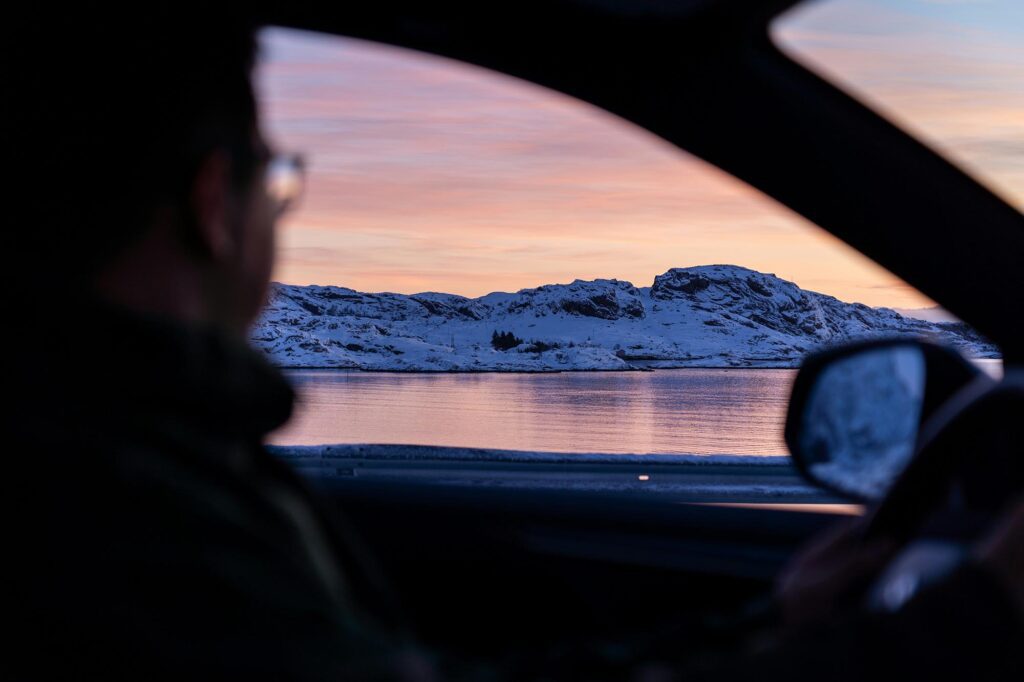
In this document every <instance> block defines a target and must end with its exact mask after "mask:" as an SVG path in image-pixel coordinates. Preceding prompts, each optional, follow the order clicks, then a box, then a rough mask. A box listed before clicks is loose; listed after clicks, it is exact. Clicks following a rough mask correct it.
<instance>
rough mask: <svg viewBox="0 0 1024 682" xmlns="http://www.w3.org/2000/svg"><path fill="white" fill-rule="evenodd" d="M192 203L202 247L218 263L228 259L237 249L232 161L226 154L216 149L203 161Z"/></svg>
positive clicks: (199, 241)
mask: <svg viewBox="0 0 1024 682" xmlns="http://www.w3.org/2000/svg"><path fill="white" fill-rule="evenodd" d="M189 202H190V203H191V209H192V216H193V218H194V222H193V229H194V230H195V235H194V237H195V240H196V242H197V243H198V246H199V247H200V248H201V249H202V250H203V252H204V253H205V254H206V255H208V256H209V257H210V258H211V259H213V260H215V261H221V260H224V259H226V258H228V257H229V256H230V254H231V253H232V252H233V251H234V249H235V246H236V245H235V243H234V242H235V235H234V233H233V232H232V230H231V224H230V216H229V211H230V202H231V159H230V158H229V157H228V154H227V152H226V151H224V150H223V149H216V150H214V151H212V152H210V153H209V154H207V155H206V157H205V158H204V159H203V161H202V163H201V164H200V165H199V168H198V170H197V172H196V175H195V180H194V181H193V183H192V191H191V192H190V196H189Z"/></svg>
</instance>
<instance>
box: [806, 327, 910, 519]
mask: <svg viewBox="0 0 1024 682" xmlns="http://www.w3.org/2000/svg"><path fill="white" fill-rule="evenodd" d="M924 389H925V360H924V355H923V354H922V353H921V352H920V351H919V350H918V349H917V348H913V347H910V346H905V347H894V348H880V349H877V350H874V351H869V352H866V353H862V354H859V355H854V356H851V357H849V358H847V359H845V360H843V361H840V362H835V363H833V364H832V365H830V366H829V367H827V368H826V369H825V370H824V371H823V372H822V373H821V376H820V377H819V379H818V382H817V383H816V384H815V386H814V388H813V389H812V390H811V393H810V395H809V396H808V399H807V406H806V408H805V410H804V418H803V430H802V437H801V443H800V447H801V450H802V451H803V453H805V455H809V456H811V457H813V458H815V459H819V460H820V461H818V462H815V463H814V464H812V465H811V472H812V473H813V474H814V476H815V477H817V478H818V479H819V480H823V481H827V482H830V483H831V484H833V485H834V486H837V487H839V488H840V489H843V490H847V491H851V492H855V493H857V494H859V495H861V496H863V497H866V498H868V499H877V498H879V497H881V496H882V495H883V494H884V493H885V492H886V490H888V488H889V486H890V485H891V484H892V482H893V480H895V478H896V477H897V476H898V475H899V473H900V472H901V471H903V469H904V468H905V467H906V465H907V463H908V462H909V461H910V459H911V457H912V456H913V454H914V448H915V445H916V440H917V433H918V427H919V425H920V421H921V408H922V405H923V403H924Z"/></svg>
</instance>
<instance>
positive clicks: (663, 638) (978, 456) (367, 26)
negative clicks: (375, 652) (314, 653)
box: [256, 0, 1024, 657]
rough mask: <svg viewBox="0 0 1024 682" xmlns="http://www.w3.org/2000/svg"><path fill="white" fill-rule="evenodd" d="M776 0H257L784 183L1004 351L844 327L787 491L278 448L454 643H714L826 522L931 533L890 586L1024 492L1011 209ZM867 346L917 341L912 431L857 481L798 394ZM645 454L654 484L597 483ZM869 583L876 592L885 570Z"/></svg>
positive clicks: (772, 184) (754, 605) (411, 609)
mask: <svg viewBox="0 0 1024 682" xmlns="http://www.w3.org/2000/svg"><path fill="white" fill-rule="evenodd" d="M795 4H798V3H797V2H795V1H794V0H675V1H670V0H542V1H535V0H527V1H523V2H516V3H503V4H499V5H493V4H488V3H472V2H463V1H459V0H437V1H436V2H431V3H419V2H409V1H404V0H379V1H378V2H375V3H334V4H329V5H324V4H322V3H312V2H304V1H302V0H297V1H295V2H290V3H267V4H266V5H265V6H261V7H259V9H258V10H256V12H257V16H258V19H259V21H260V23H261V24H262V25H268V26H279V27H286V28H295V29H303V30H309V31H316V32H320V33H326V34H335V35H340V36H350V37H356V38H362V39H367V40H372V41H376V42H380V43H385V44H391V45H396V46H401V47H406V48H412V49H415V50H419V51H423V52H428V53H434V54H438V55H442V56H445V57H449V58H453V59H457V60H460V61H463V62H468V63H471V64H475V65H479V66H483V67H486V68H488V69H492V70H495V71H498V72H502V73H506V74H510V75H513V76H516V77H519V78H522V79H525V80H528V81H532V82H534V83H537V84H540V85H543V86H545V87H547V88H551V89H554V90H557V91H561V92H564V93H566V94H569V95H571V96H573V97H576V98H578V99H581V100H584V101H586V102H590V103H592V104H594V105H597V106H599V107H601V108H603V109H605V110H607V111H609V112H612V113H613V114H615V115H617V116H620V117H622V118H623V119H626V120H628V121H631V122H633V123H635V124H637V125H639V126H641V127H643V128H645V129H646V130H648V131H650V132H651V133H654V134H655V135H657V136H660V137H661V138H663V139H664V140H666V141H668V142H670V143H671V144H674V145H676V146H678V147H680V148H682V149H684V150H686V151H687V152H689V153H692V154H694V155H696V156H698V157H700V158H702V159H704V160H705V161H707V162H709V163H711V164H714V165H715V166H717V167H719V168H721V169H723V170H724V171H726V172H728V173H730V174H732V175H734V176H735V177H737V178H739V179H741V180H742V181H744V182H746V183H748V184H750V185H751V186H753V187H754V188H756V189H758V190H760V191H761V192H763V193H765V194H766V195H768V196H770V197H772V198H774V199H776V200H778V201H779V202H781V203H782V204H784V205H785V206H787V207H789V208H790V209H792V210H793V211H795V212H797V213H798V214H800V215H802V216H804V217H805V218H807V219H808V220H810V221H812V222H813V223H815V224H816V225H818V226H820V227H821V228H823V229H824V230H826V231H828V232H829V233H831V234H832V235H834V236H836V237H838V238H839V239H841V240H842V241H844V242H846V243H847V244H849V245H851V246H852V247H854V248H855V249H857V250H858V251H859V252H861V253H863V254H864V255H866V256H867V257H869V258H871V259H872V260H874V261H875V262H877V263H879V264H881V265H882V266H884V267H885V268H888V269H889V270H891V271H892V272H893V273H896V274H897V275H899V276H900V277H902V278H903V279H905V281H906V282H908V283H909V284H911V285H913V286H914V287H916V288H917V289H919V290H920V291H921V292H923V293H924V294H926V295H927V296H929V297H931V298H933V299H934V300H935V301H937V302H939V303H940V304H941V305H942V306H944V307H945V308H946V309H948V310H949V311H951V312H952V313H953V314H955V315H956V316H957V317H959V318H961V319H963V320H964V321H966V322H968V323H969V324H971V325H973V326H974V327H975V328H976V329H977V330H978V331H979V332H980V333H982V334H983V335H985V336H986V337H987V338H989V339H991V340H992V341H993V342H995V343H996V344H998V346H999V347H1000V348H1001V350H1002V352H1003V355H1004V363H1005V375H1004V378H1002V379H1001V380H996V379H992V378H990V377H988V376H983V375H981V374H980V373H979V372H977V370H972V368H971V367H970V366H969V365H967V364H966V363H965V361H963V360H962V359H961V358H959V357H958V356H956V355H955V354H951V353H949V352H946V351H943V350H942V349H938V348H935V347H932V346H929V345H928V344H924V343H918V342H908V341H900V342H868V343H863V344H852V345H849V346H846V347H843V348H840V349H837V350H833V351H830V352H829V353H827V354H822V355H819V356H816V357H815V358H813V359H812V360H809V361H808V362H807V364H806V365H805V367H804V369H803V370H802V371H801V373H800V375H799V377H798V380H797V385H796V386H795V388H794V394H793V395H794V398H793V400H792V402H791V404H790V415H789V421H788V424H787V442H788V443H789V445H790V449H791V453H792V455H793V462H792V464H787V465H786V466H784V467H780V468H779V469H777V470H775V471H773V473H772V476H773V478H772V480H771V481H766V485H769V484H770V485H790V486H805V488H806V489H807V490H808V491H809V492H808V493H807V494H806V495H805V497H804V499H803V500H802V501H803V502H804V504H799V505H792V504H765V503H763V502H759V503H752V502H750V500H748V499H744V498H743V497H741V496H740V497H738V496H735V495H728V494H714V493H708V492H703V493H700V494H696V493H694V492H693V491H692V490H690V491H688V488H687V486H688V482H692V481H695V480H697V479H698V478H699V476H701V475H702V473H701V470H700V468H699V467H688V468H683V469H676V470H673V469H672V466H673V465H672V464H670V463H664V462H658V463H652V464H651V465H650V466H648V465H640V464H638V463H637V462H635V461H629V460H624V461H622V462H614V461H607V460H600V461H597V460H595V461H592V462H587V463H586V466H587V472H588V475H589V476H591V477H596V478H598V479H600V478H602V477H604V478H606V479H607V480H608V481H609V482H610V483H609V485H607V486H603V487H602V486H593V487H590V488H574V487H573V486H571V485H562V484H560V483H559V481H563V480H565V479H566V478H567V477H566V476H565V474H566V473H567V472H568V471H570V469H571V467H576V466H579V464H576V463H573V464H566V463H564V462H559V461H554V460H552V461H535V462H517V463H509V462H503V463H498V464H495V463H493V462H492V463H488V462H486V461H483V462H479V461H475V460H474V461H465V460H462V459H459V458H456V457H454V456H453V457H445V455H444V449H443V448H435V450H436V451H437V452H436V456H435V457H434V458H433V459H431V458H420V459H418V460H417V461H416V464H415V466H412V465H410V463H409V462H408V461H405V460H403V459H402V458H401V457H395V458H394V459H392V460H382V459H380V458H360V457H359V456H357V455H353V454H352V453H348V454H346V455H344V456H338V457H335V458H333V459H332V458H330V457H328V456H326V455H325V456H323V457H321V458H320V459H319V460H318V461H317V462H316V463H315V465H311V464H309V463H308V462H307V463H304V462H302V461H299V460H298V459H296V460H295V463H296V464H297V465H299V466H300V469H301V470H302V471H303V472H305V473H306V474H308V477H309V480H310V481H311V482H312V483H313V484H314V485H315V486H316V487H317V488H319V489H320V490H321V491H322V492H323V494H325V495H327V496H328V497H329V498H330V500H331V501H332V502H334V503H336V505H337V507H338V509H339V513H341V514H342V515H343V516H344V518H345V519H346V520H347V523H348V524H349V525H351V527H352V528H353V529H354V530H355V533H356V534H357V535H358V536H359V537H360V538H361V540H362V542H363V544H364V545H365V546H366V550H367V555H369V556H372V557H373V561H374V562H376V564H377V565H379V568H380V572H381V573H382V574H383V575H384V576H385V577H386V579H387V583H388V587H387V588H386V589H387V590H388V591H390V592H391V593H392V595H393V596H394V598H395V600H396V601H397V602H398V604H399V606H400V608H401V610H402V611H403V612H404V613H405V614H406V615H407V616H408V617H409V618H410V620H411V621H412V623H413V624H414V626H415V628H416V631H417V633H418V634H419V635H420V636H421V637H422V639H423V640H424V641H425V643H427V644H428V645H430V646H434V647H438V648H441V649H444V650H446V651H452V652H459V653H461V654H464V655H466V656H471V657H494V656H501V655H503V654H505V653H508V648H509V646H510V643H511V644H513V645H514V646H515V647H517V648H518V649H520V650H526V651H535V652H546V654H545V655H547V656H552V655H556V654H557V652H555V653H552V651H551V645H552V644H553V643H556V642H557V643H558V645H559V651H562V650H565V649H570V648H572V647H595V646H605V645H607V646H608V647H612V646H613V645H620V646H621V645H624V644H625V645H628V646H632V647H634V648H635V650H642V651H650V652H654V651H659V650H661V649H670V648H671V647H673V646H677V645H678V643H679V642H680V641H683V639H684V638H685V641H687V642H688V643H689V647H690V648H691V649H709V648H711V649H713V648H714V647H716V646H718V645H720V644H722V643H724V642H726V641H732V638H734V637H735V635H736V633H737V632H738V631H741V632H745V631H750V630H751V629H753V628H756V627H758V626H759V625H762V624H764V623H766V622H768V621H770V619H771V618H772V617H773V614H772V609H771V607H770V605H769V604H770V600H769V595H770V594H771V589H772V584H773V581H774V579H775V576H776V575H777V574H778V572H779V571H780V569H781V568H782V567H783V566H784V565H785V563H786V562H787V560H788V559H789V558H790V557H791V556H792V555H793V553H794V552H795V551H796V550H797V549H798V548H800V547H801V546H803V545H804V544H805V543H806V542H807V541H808V540H809V539H810V538H812V537H813V536H815V535H816V534H818V533H819V532H821V531H822V530H823V529H825V528H827V527H830V526H832V525H834V524H835V523H837V521H840V520H843V519H846V518H848V517H849V516H850V515H851V514H861V513H866V514H868V515H869V518H870V524H871V528H872V529H873V532H880V533H881V532H885V533H896V534H898V535H899V536H900V537H901V538H903V539H905V540H906V541H907V542H908V547H918V549H921V548H922V546H923V545H927V547H925V549H928V550H929V551H927V552H923V553H922V552H918V553H917V554H916V555H915V556H916V558H914V557H909V558H908V557H907V556H906V554H907V553H905V554H904V556H903V558H902V559H901V560H900V561H898V562H897V563H900V564H901V565H900V566H893V567H891V569H892V570H891V571H890V572H892V575H891V576H889V577H887V578H884V579H883V581H882V582H883V583H884V581H885V580H888V581H889V582H890V583H891V582H892V581H894V580H898V579H899V578H900V576H905V575H906V574H907V572H908V571H909V572H911V573H913V572H915V571H916V573H914V574H915V575H918V574H920V575H924V574H928V573H936V574H938V573H941V571H943V570H948V567H949V566H950V565H952V564H951V563H950V562H951V561H953V560H954V559H952V558H950V557H954V558H955V557H956V556H958V554H957V552H956V551H955V550H956V548H957V547H959V548H962V547H963V546H965V543H966V542H968V541H969V540H970V539H971V538H974V537H976V536H977V534H978V533H980V532H981V531H982V530H983V529H984V528H985V527H987V525H988V524H989V523H990V522H991V520H992V518H993V517H994V515H995V514H996V513H998V510H999V509H1001V508H1002V507H1003V505H1004V504H1005V503H1007V502H1008V501H1009V500H1011V499H1013V498H1014V497H1015V496H1017V495H1019V494H1020V491H1021V490H1022V489H1024V475H1022V467H1021V463H1020V457H1019V455H1020V454H1021V452H1020V445H1019V444H1020V442H1021V434H1020V428H1021V427H1020V420H1019V419H1015V418H1014V417H1019V416H1020V415H1021V414H1022V410H1021V408H1022V404H1024V402H1022V401H1024V378H1022V377H1024V370H1022V369H1021V368H1020V364H1019V363H1020V362H1021V361H1022V359H1024V327H1022V318H1021V316H1020V315H1014V314H1006V313H1007V311H1010V310H1020V309H1021V308H1022V304H1024V279H1022V278H1024V274H1022V273H1024V270H1022V269H1021V267H1020V264H1021V262H1024V215H1022V214H1021V213H1020V212H1019V211H1017V210H1016V209H1015V208H1014V207H1012V206H1011V205H1009V204H1008V203H1007V202H1006V201H1004V200H1003V199H1001V198H999V197H998V196H996V195H995V194H993V193H992V192H991V191H989V190H988V189H986V188H985V187H984V186H982V185H981V184H979V183H978V182H977V181H976V180H975V179H973V178H972V177H970V176H969V175H967V174H966V173H964V172H963V171H962V170H960V169H959V168H957V167H956V166H954V165H953V164H951V163H950V162H949V161H947V160H946V159H944V158H943V157H942V156H940V155H939V154H937V153H936V152H935V151H933V150H932V149H930V148H929V147H927V146H926V145H925V144H923V143H921V142H920V141H918V140H917V139H915V138H914V137H912V136H911V135H909V134H907V133H906V132H904V131H903V130H901V129H900V128H898V127H896V126H895V125H893V124H892V123H890V122H889V121H887V120H886V119H885V118H883V117H882V116H880V115H879V114H878V113H876V112H875V111H873V110H872V109H870V108H869V107H867V106H865V105H864V104H862V103H860V102H859V101H857V100H856V99H854V98H853V97H851V96H850V95H848V94H847V93H845V92H844V91H842V90H840V89H838V88H837V87H835V86H834V85H832V84H831V83H829V82H827V81H826V80H824V79H823V78H821V77H820V76H818V75H816V74H815V73H813V72H812V71H810V70H808V69H807V68H806V67H804V66H802V65H801V64H798V63H797V62H795V61H794V60H792V59H791V58H790V57H788V56H786V55H785V54H784V53H783V52H782V51H781V50H780V49H779V48H778V46H777V45H776V44H775V43H774V42H773V40H772V38H771V35H770V30H769V29H770V25H771V22H772V21H773V20H774V19H775V18H776V17H777V16H778V15H780V14H781V13H783V12H785V11H787V10H788V9H790V7H791V6H793V5H795ZM886 353H888V354H889V355H887V356H886V357H887V358H890V359H891V358H892V357H896V356H899V357H903V356H907V357H911V358H913V359H912V361H911V364H912V365H913V366H914V367H916V368H917V369H916V370H914V371H915V372H917V376H919V379H920V382H923V383H922V384H921V386H923V387H922V388H921V390H920V401H919V403H917V410H918V411H917V412H916V413H914V414H912V415H909V416H908V417H907V419H908V420H909V421H908V422H906V424H907V425H909V426H908V428H912V429H913V431H914V434H915V442H916V446H915V447H914V448H913V450H912V451H906V452H902V453H901V454H899V455H898V456H899V458H900V459H899V461H898V462H897V463H896V464H893V468H892V469H890V470H887V473H885V474H884V475H883V476H882V479H881V481H882V482H881V483H880V484H879V486H876V487H875V488H867V489H865V488H863V487H858V486H857V485H851V484H850V480H851V479H850V476H853V477H854V478H856V477H857V476H866V475H868V474H865V473H863V471H862V470H860V469H856V468H854V469H852V470H849V471H845V472H844V470H843V469H842V462H839V464H838V466H837V467H832V468H829V467H828V466H824V467H823V466H822V464H823V463H824V464H826V465H827V464H829V462H828V461H827V460H828V459H829V457H830V456H831V454H830V451H829V450H828V443H827V442H826V441H827V439H826V441H822V440H821V439H820V438H819V440H818V441H814V442H812V440H811V439H810V436H807V435H806V434H807V433H808V432H809V430H810V429H811V428H812V426H813V425H808V422H809V421H812V417H811V416H810V415H812V411H811V408H810V407H808V405H810V404H811V403H813V401H814V400H815V396H817V395H823V394H824V392H826V391H828V390H832V391H841V390H844V389H843V386H842V385H839V384H837V386H839V387H838V388H834V387H833V388H832V389H829V388H827V387H826V388H825V389H820V386H819V384H824V383H825V382H826V381H827V380H836V381H840V379H841V376H840V374H839V373H838V371H836V372H832V373H831V374H830V371H831V368H835V367H838V366H839V365H840V364H842V363H843V362H857V361H858V359H859V360H864V359H865V358H868V359H870V358H871V357H875V356H879V354H882V355H885V354H886ZM871 354H875V355H874V356H872V355H871ZM893 354H895V355H893ZM899 357H897V358H896V359H897V360H898V359H899ZM886 361H889V360H886ZM892 361H893V362H895V361H896V360H892ZM835 377H840V379H835ZM819 389H820V390H821V391H822V393H816V391H818V390H819ZM846 390H854V389H850V387H849V386H846ZM822 409H826V408H822ZM901 428H902V427H901ZM823 443H824V445H823ZM284 455H285V453H282V456H284ZM894 456H895V455H894ZM286 459H287V457H286ZM485 459H486V458H485ZM851 466H852V465H851ZM858 466H868V465H866V464H863V463H861V464H860V465H858ZM572 471H576V469H572ZM650 472H655V473H654V474H653V475H658V474H659V473H665V474H666V475H670V476H673V477H674V478H673V484H672V485H667V486H661V487H648V488H641V487H638V486H635V485H615V484H614V482H616V481H622V480H626V479H633V478H635V477H636V475H638V474H640V473H650ZM858 472H859V473H858ZM844 473H845V474H846V477H845V478H844V476H843V474H844ZM510 478H514V479H515V481H514V483H510ZM893 480H895V482H894V483H893ZM936 544H940V545H943V546H944V547H945V548H946V549H947V550H950V548H952V550H950V551H946V552H945V553H942V552H939V551H937V550H936V549H935V548H936ZM961 554H962V552H961ZM940 555H941V556H940ZM942 557H946V558H942ZM911 559H913V561H912V560H911ZM875 592H876V593H877V595H878V599H880V600H881V603H883V604H884V605H888V606H893V603H892V602H891V600H889V601H887V597H886V586H885V584H881V585H879V586H878V588H877V589H876V590H875ZM538 655H540V654H539V653H538Z"/></svg>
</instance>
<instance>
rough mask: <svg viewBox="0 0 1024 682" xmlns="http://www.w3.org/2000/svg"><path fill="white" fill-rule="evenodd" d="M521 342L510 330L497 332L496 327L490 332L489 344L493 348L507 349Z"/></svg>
mask: <svg viewBox="0 0 1024 682" xmlns="http://www.w3.org/2000/svg"><path fill="white" fill-rule="evenodd" d="M522 342H523V340H522V339H520V338H519V337H517V336H516V335H515V334H513V333H512V332H499V331H498V330H497V329H495V330H494V332H493V333H492V334H491V345H492V346H493V347H494V349H495V350H509V349H511V348H515V347H516V346H518V345H519V344H521V343H522Z"/></svg>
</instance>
